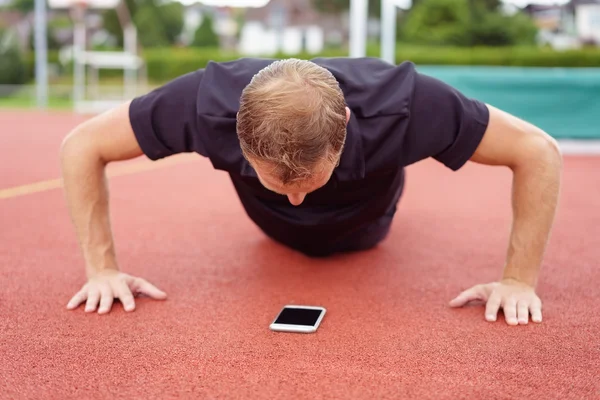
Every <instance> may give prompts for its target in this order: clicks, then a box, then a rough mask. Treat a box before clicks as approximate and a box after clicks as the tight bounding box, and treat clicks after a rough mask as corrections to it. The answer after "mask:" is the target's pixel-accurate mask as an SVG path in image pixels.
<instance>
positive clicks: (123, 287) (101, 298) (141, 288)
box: [67, 269, 167, 314]
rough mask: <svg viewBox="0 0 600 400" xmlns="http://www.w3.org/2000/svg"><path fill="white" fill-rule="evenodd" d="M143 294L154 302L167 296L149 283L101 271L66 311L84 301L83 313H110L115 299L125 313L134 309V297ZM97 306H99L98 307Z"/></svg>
mask: <svg viewBox="0 0 600 400" xmlns="http://www.w3.org/2000/svg"><path fill="white" fill-rule="evenodd" d="M138 294H144V295H146V296H148V297H150V298H153V299H155V300H164V299H166V298H167V294H166V293H165V292H163V291H161V290H160V289H158V288H157V287H156V286H154V285H152V284H151V283H150V282H148V281H146V280H144V279H142V278H136V277H134V276H131V275H128V274H125V273H122V272H119V271H118V270H114V269H111V270H103V271H101V272H98V273H96V274H94V275H93V276H91V277H90V278H89V280H88V282H87V283H86V284H85V285H84V286H83V287H82V288H81V290H80V291H79V292H77V294H75V296H73V298H72V299H71V301H69V304H68V305H67V309H69V310H73V309H75V308H77V307H79V305H80V304H81V303H83V302H84V301H85V302H86V304H85V312H93V311H96V309H98V314H106V313H108V312H109V311H110V309H111V307H112V305H113V301H114V299H115V298H117V299H119V300H120V301H121V303H122V304H123V308H124V309H125V311H133V310H134V309H135V301H134V296H136V295H138ZM98 304H100V306H99V307H98Z"/></svg>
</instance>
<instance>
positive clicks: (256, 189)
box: [130, 58, 489, 248]
mask: <svg viewBox="0 0 600 400" xmlns="http://www.w3.org/2000/svg"><path fill="white" fill-rule="evenodd" d="M273 61H274V60H273V59H260V58H242V59H238V60H234V61H229V62H221V63H217V62H211V63H209V64H208V65H207V66H206V68H202V69H199V70H197V71H194V72H190V73H188V74H186V75H183V76H181V77H179V78H177V79H174V80H172V81H171V82H169V83H167V84H165V85H164V86H162V87H160V88H158V89H156V90H153V91H151V92H150V93H148V94H146V95H143V96H141V97H138V98H136V99H134V100H133V102H132V103H131V107H130V120H131V124H132V127H133V130H134V132H135V135H136V137H137V140H138V142H139V144H140V147H141V148H142V150H143V151H144V153H145V154H146V155H147V156H148V157H149V158H150V159H152V160H157V159H160V158H164V157H168V156H171V155H174V154H178V153H183V152H195V153H198V154H200V155H202V156H205V157H207V158H209V159H210V161H211V162H212V165H213V166H214V167H215V168H216V169H218V170H223V171H226V172H228V173H229V175H230V177H231V179H232V182H233V184H234V186H235V189H236V190H237V193H238V195H239V197H240V200H241V202H242V204H243V206H244V208H245V210H246V212H247V213H248V215H249V217H250V218H251V219H252V220H253V221H254V222H255V223H256V224H257V225H258V226H259V227H261V228H262V229H263V231H264V232H266V233H267V234H268V235H270V236H272V237H274V238H276V239H278V240H280V241H282V242H284V243H288V244H290V245H292V246H296V247H300V248H306V247H311V246H325V247H327V246H329V245H331V244H333V243H335V242H337V241H339V240H341V239H342V238H343V237H344V236H346V235H349V234H352V232H354V231H356V230H358V229H361V228H364V227H365V226H368V225H369V224H371V223H373V222H374V221H377V220H378V219H379V218H382V217H383V216H385V215H386V214H389V213H390V211H391V210H393V209H394V208H395V204H396V202H397V201H398V198H399V196H400V192H401V189H402V186H403V184H404V167H405V166H408V165H410V164H413V163H415V162H418V161H420V160H423V159H425V158H429V157H432V158H434V159H436V160H438V161H439V162H441V163H443V164H444V165H445V166H446V167H448V168H450V169H452V170H458V169H460V168H461V167H462V166H463V165H464V164H465V163H466V162H467V161H468V160H469V158H470V157H471V156H472V155H473V153H474V151H475V150H476V148H477V146H478V145H479V143H480V141H481V139H482V137H483V134H484V132H485V130H486V128H487V124H488V119H489V111H488V109H487V107H486V106H485V104H484V103H482V102H481V101H478V100H475V99H470V98H468V97H466V96H465V95H463V94H462V93H460V92H459V91H458V90H456V89H454V88H453V87H451V86H449V85H447V84H445V83H443V82H441V81H439V80H437V79H435V78H432V77H429V76H427V75H423V74H421V73H419V72H417V71H416V69H415V66H414V64H412V63H410V62H405V63H402V64H400V65H391V64H388V63H386V62H384V61H382V60H380V59H377V58H315V59H313V60H311V61H313V62H314V63H316V64H318V65H320V66H322V67H324V68H326V69H328V70H329V71H331V73H332V74H333V75H334V76H335V78H336V79H337V81H338V82H339V84H340V87H341V89H342V92H343V93H344V96H345V99H346V103H347V106H348V108H349V109H350V110H351V116H350V121H349V123H348V129H347V138H346V142H345V146H344V150H343V153H342V158H341V160H340V165H339V166H338V167H337V168H336V169H335V170H334V173H333V175H332V177H331V179H330V181H329V182H328V183H327V184H326V185H325V186H323V187H322V188H320V189H318V190H317V191H315V192H313V193H310V194H308V195H307V196H306V198H305V200H304V202H303V203H302V204H301V205H300V206H293V205H292V204H290V202H289V201H288V199H287V197H286V196H282V195H279V194H276V193H273V192H271V191H269V190H268V189H266V188H264V187H263V186H262V185H261V183H260V182H259V180H258V178H257V176H256V173H255V171H254V169H253V168H252V167H251V166H250V164H249V163H248V162H247V161H246V160H245V159H244V157H243V155H242V152H241V149H240V146H239V141H238V138H237V133H236V113H237V111H238V108H239V100H240V96H241V93H242V90H243V89H244V87H245V86H246V85H247V84H248V83H249V82H250V80H251V79H252V77H253V76H254V75H255V74H256V73H258V72H259V71H260V70H261V69H262V68H264V67H266V66H267V65H269V64H270V63H271V62H273Z"/></svg>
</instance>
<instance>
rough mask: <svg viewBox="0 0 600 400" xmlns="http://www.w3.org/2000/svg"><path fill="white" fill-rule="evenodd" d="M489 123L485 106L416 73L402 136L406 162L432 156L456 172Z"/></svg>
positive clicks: (433, 79)
mask: <svg viewBox="0 0 600 400" xmlns="http://www.w3.org/2000/svg"><path fill="white" fill-rule="evenodd" d="M488 122H489V110H488V108H487V106H486V105H485V104H484V103H483V102H481V101H479V100H475V99H471V98H468V97H467V96H465V95H464V94H463V93H461V92H460V91H458V90H457V89H455V88H453V87H452V86H450V85H448V84H446V83H444V82H442V81H440V80H438V79H436V78H433V77H430V76H427V75H424V74H420V73H417V74H416V78H415V87H414V93H413V98H412V102H411V106H410V122H409V126H408V132H407V136H406V137H405V143H404V151H403V161H404V163H405V165H408V164H411V163H414V162H417V161H419V160H422V159H425V158H429V157H433V158H434V159H435V160H437V161H439V162H441V163H443V164H444V165H445V166H446V167H448V168H450V169H452V170H454V171H456V170H458V169H460V168H461V167H462V166H463V165H464V164H465V163H466V162H467V161H468V160H469V159H470V158H471V157H472V155H473V154H474V153H475V150H476V149H477V146H479V143H480V142H481V140H482V139H483V135H484V134H485V131H486V129H487V126H488Z"/></svg>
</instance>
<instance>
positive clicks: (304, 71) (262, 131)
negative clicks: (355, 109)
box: [237, 59, 350, 205]
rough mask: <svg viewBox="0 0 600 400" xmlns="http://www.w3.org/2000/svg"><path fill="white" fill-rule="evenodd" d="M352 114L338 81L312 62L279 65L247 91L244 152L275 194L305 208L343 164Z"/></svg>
mask: <svg viewBox="0 0 600 400" xmlns="http://www.w3.org/2000/svg"><path fill="white" fill-rule="evenodd" d="M349 117H350V111H349V109H348V108H347V107H346V103H345V101H344V95H343V93H342V91H341V89H340V87H339V84H338V82H337V81H336V79H335V77H334V76H333V75H332V74H331V73H330V72H329V71H328V70H326V69H325V68H322V67H320V66H318V65H316V64H315V63H313V62H310V61H304V60H297V59H287V60H281V61H276V62H273V63H272V64H270V65H269V66H268V67H266V68H264V69H262V70H261V71H259V73H258V74H256V75H255V76H254V77H253V78H252V81H251V82H250V84H248V86H246V88H245V89H244V91H243V92H242V97H241V99H240V110H239V113H238V117H237V133H238V137H239V140H240V145H241V148H242V152H243V154H244V156H245V157H246V159H248V161H249V162H250V163H251V164H252V166H253V167H254V169H255V170H256V172H257V174H258V176H259V179H260V181H261V183H262V184H263V185H264V186H265V187H266V188H267V189H269V190H272V191H274V192H277V193H280V194H282V195H286V196H288V198H289V200H290V202H291V203H292V204H294V205H299V204H300V203H302V201H303V200H304V197H305V196H306V194H308V193H310V192H313V191H315V190H317V189H318V188H320V187H321V186H324V185H325V184H326V183H327V181H328V180H329V179H330V177H331V174H332V172H333V169H334V168H335V167H336V166H337V165H338V163H339V159H340V156H341V152H342V149H343V146H344V141H345V139H346V124H347V123H348V119H349Z"/></svg>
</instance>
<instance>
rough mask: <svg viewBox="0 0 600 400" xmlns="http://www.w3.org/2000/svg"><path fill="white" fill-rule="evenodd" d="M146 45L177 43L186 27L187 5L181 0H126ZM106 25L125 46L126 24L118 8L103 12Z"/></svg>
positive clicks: (139, 37) (140, 37)
mask: <svg viewBox="0 0 600 400" xmlns="http://www.w3.org/2000/svg"><path fill="white" fill-rule="evenodd" d="M126 3H127V7H128V9H129V12H130V13H131V16H132V18H133V23H134V24H135V26H136V28H137V30H138V32H139V35H138V39H139V41H140V43H141V44H142V46H144V47H163V46H169V45H173V44H176V43H177V40H178V38H179V34H180V33H181V31H182V29H183V24H184V21H183V5H182V4H181V3H179V2H169V3H164V2H160V1H158V0H139V1H135V0H126ZM103 19H104V28H105V29H106V30H107V31H108V32H109V33H110V34H111V35H113V36H114V37H116V38H117V43H118V45H119V46H123V28H122V26H121V24H120V23H119V19H118V17H117V13H116V11H115V10H107V11H106V12H104V14H103Z"/></svg>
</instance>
